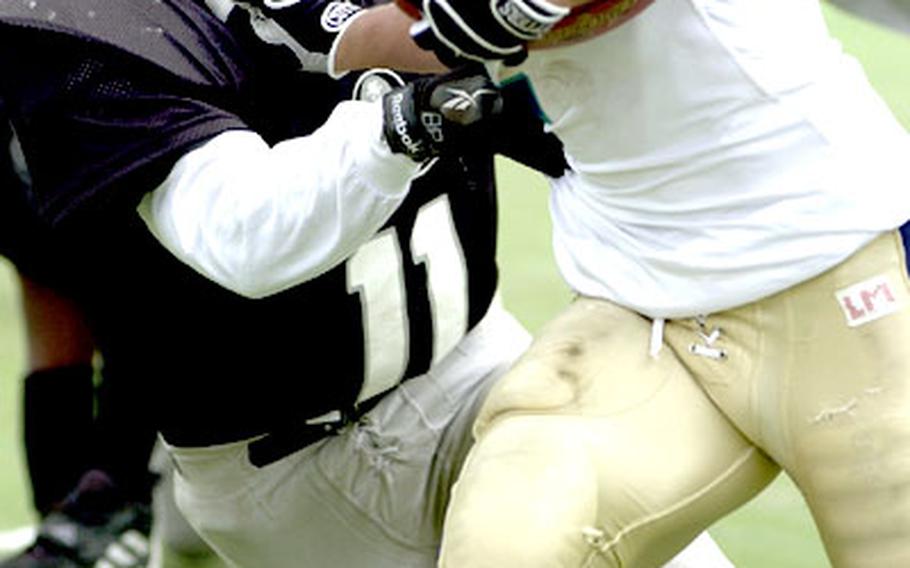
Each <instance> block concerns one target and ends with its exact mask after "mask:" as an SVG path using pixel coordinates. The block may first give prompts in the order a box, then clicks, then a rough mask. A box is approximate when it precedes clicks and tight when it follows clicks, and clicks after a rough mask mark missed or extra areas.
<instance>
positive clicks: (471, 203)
mask: <svg viewBox="0 0 910 568" xmlns="http://www.w3.org/2000/svg"><path fill="white" fill-rule="evenodd" d="M68 4H71V3H66V2H61V3H60V6H59V11H57V12H55V14H56V15H55V16H54V18H51V19H47V14H46V13H44V12H42V15H41V16H40V17H41V18H42V22H41V24H42V25H44V24H47V26H48V27H47V28H45V29H41V30H38V29H37V28H36V27H35V26H33V25H32V24H34V22H33V21H27V22H25V20H23V19H21V18H20V17H19V15H18V14H10V13H9V12H7V11H6V8H7V7H8V6H7V5H4V7H3V8H2V9H0V12H2V16H0V17H2V20H3V22H4V23H3V24H2V26H3V29H2V32H0V43H2V44H4V45H3V46H2V47H0V51H2V55H0V64H2V65H3V68H4V69H3V70H4V73H5V74H6V79H4V80H3V86H2V89H3V96H4V98H8V100H10V101H11V106H12V107H13V108H12V113H11V114H12V118H13V121H14V122H15V123H16V126H17V130H18V131H19V133H20V135H21V137H22V142H23V147H24V150H25V153H26V156H27V158H28V161H29V166H30V169H31V172H32V174H33V176H34V195H35V198H36V209H37V211H38V212H39V214H40V215H41V216H42V218H43V219H44V220H46V221H47V222H48V223H50V224H52V225H54V231H56V232H57V234H58V235H61V238H65V239H66V240H67V242H69V243H71V244H72V245H73V246H74V248H76V249H78V250H81V251H85V252H84V253H83V254H82V255H81V256H80V259H79V260H80V261H82V262H83V268H82V270H81V271H80V273H79V274H78V275H77V277H79V278H81V279H83V281H84V282H89V281H90V282H91V284H92V285H91V286H87V287H86V288H89V289H88V290H87V293H86V301H85V307H86V311H87V312H88V314H89V317H91V318H92V321H93V323H94V324H95V330H96V334H97V335H98V337H99V338H100V339H101V340H103V341H105V342H106V345H109V346H110V348H109V349H110V352H111V353H112V354H115V355H116V357H117V358H118V360H119V361H121V362H122V363H123V366H122V367H121V369H123V372H124V373H125V375H124V376H129V377H130V379H131V380H133V381H141V382H143V383H144V384H146V385H152V386H154V388H153V389H150V390H153V391H154V393H155V395H156V396H155V397H150V399H149V400H148V401H147V405H148V407H149V408H152V409H158V410H160V412H159V413H158V414H157V416H156V419H157V423H158V424H159V426H160V430H161V433H162V437H163V440H164V441H165V442H166V444H167V445H168V447H169V449H170V451H171V453H172V456H173V457H174V458H175V460H176V462H177V464H178V471H179V473H178V496H179V499H180V501H181V503H182V504H183V505H184V506H185V509H186V510H187V511H188V512H191V513H192V515H191V517H192V520H193V521H194V523H195V524H196V525H197V526H199V527H200V528H201V529H202V532H203V534H204V535H205V536H206V538H207V539H208V540H209V541H210V542H211V543H212V544H213V545H214V546H215V548H216V549H217V550H218V551H219V552H220V553H221V554H223V555H224V556H226V557H228V558H231V559H233V560H234V561H235V562H236V563H237V564H239V565H249V566H301V565H313V566H330V565H331V566H385V565H387V566H402V565H426V566H429V565H432V564H433V562H434V559H435V550H436V546H437V544H438V540H439V530H440V524H441V519H442V511H443V509H444V506H445V501H446V497H447V494H448V488H449V485H450V483H451V481H452V480H453V479H454V477H455V475H456V472H457V469H458V465H459V463H460V460H461V458H462V457H463V455H464V453H465V451H466V449H467V447H468V445H469V443H470V434H469V431H468V428H467V425H468V424H469V422H470V415H471V412H472V409H473V407H474V402H475V401H476V400H477V397H478V396H479V395H480V393H481V392H482V391H483V389H484V387H485V385H486V383H487V381H488V379H489V377H490V376H492V375H493V374H494V373H495V372H497V371H498V370H500V369H502V368H504V367H505V366H506V365H508V363H509V362H511V360H512V359H513V358H514V357H515V356H516V355H517V354H518V353H519V352H520V351H521V350H522V349H523V348H524V346H525V345H526V341H527V334H526V332H525V331H524V330H523V329H522V328H521V326H520V325H518V324H517V322H516V321H515V320H514V319H512V318H511V317H510V316H509V315H508V314H506V312H504V311H503V310H502V308H501V307H500V306H499V305H498V303H497V302H496V301H495V295H496V294H495V291H496V266H495V254H494V253H495V196H494V193H493V191H492V190H493V187H492V162H491V159H490V155H489V153H488V152H486V151H484V152H481V153H479V155H476V156H474V155H468V154H463V155H458V156H454V157H451V158H448V157H442V158H440V159H438V160H436V161H434V162H433V163H432V164H420V163H418V162H417V161H414V160H412V159H411V158H410V157H408V156H397V155H394V154H392V153H391V152H390V151H389V149H388V148H387V147H386V142H385V141H384V139H383V138H382V137H383V134H382V120H381V110H382V109H381V107H380V106H379V105H376V104H374V103H367V102H357V103H345V104H343V105H341V108H340V110H338V111H336V113H335V114H334V115H333V120H334V121H335V122H334V124H335V125H336V126H335V127H333V126H332V124H333V123H332V121H331V120H330V122H329V124H328V125H327V126H325V127H323V129H321V130H320V131H318V132H317V134H315V135H313V136H310V137H307V138H294V139H289V137H290V136H291V135H292V134H294V133H295V132H290V131H288V130H287V129H288V127H287V124H289V123H290V122H285V119H286V118H287V117H294V118H296V120H295V124H294V128H295V129H299V130H298V132H305V131H307V130H306V129H312V127H313V126H316V125H318V124H319V123H321V122H322V121H323V120H324V119H325V117H326V113H325V111H326V110H329V109H331V108H332V107H334V106H335V104H336V103H337V101H338V100H340V99H341V98H343V97H344V96H345V95H343V94H341V93H342V90H343V89H348V90H350V89H351V86H350V85H345V83H344V82H341V83H336V82H335V81H332V80H330V79H328V78H323V77H299V78H297V79H294V80H292V81H288V80H285V82H284V86H285V88H286V90H287V92H281V91H277V90H275V85H276V84H277V83H276V84H273V85H269V87H268V89H266V88H265V87H263V85H265V84H266V83H267V79H265V78H263V79H260V78H258V77H261V76H262V75H263V74H264V71H263V69H262V68H261V67H258V68H256V69H254V70H249V69H246V68H243V67H242V66H241V65H240V64H239V63H237V62H243V61H244V59H243V58H244V57H245V55H243V54H239V55H237V56H236V57H231V53H232V51H231V50H233V49H236V46H235V43H234V42H235V40H234V39H233V38H232V37H231V36H229V35H227V34H226V33H224V31H223V28H222V25H221V23H220V22H218V21H217V20H214V21H213V20H212V19H211V18H210V17H209V16H208V13H207V12H202V11H199V10H197V9H196V7H195V5H194V4H192V3H189V2H169V1H167V0H165V1H164V2H160V3H155V4H151V5H150V6H151V7H150V8H149V7H147V6H143V10H141V11H138V10H135V9H133V4H132V3H130V4H127V3H123V5H122V6H120V8H123V9H122V10H121V12H123V13H121V14H116V18H115V20H116V21H118V22H120V28H118V33H120V37H119V38H114V40H115V41H114V42H111V41H108V40H109V39H111V38H106V37H105V38H99V37H98V35H93V34H94V33H95V32H94V30H92V29H91V25H92V24H91V22H93V21H94V22H98V21H100V20H103V19H105V18H114V16H115V14H113V13H112V12H114V11H116V10H117V6H114V4H115V3H111V2H109V1H106V2H103V3H102V2H99V3H97V5H94V6H93V5H92V4H93V3H81V4H80V6H79V8H78V9H73V8H72V7H71V6H68ZM117 4H119V3H117ZM93 7H94V8H95V9H96V11H94V12H92V8H93ZM40 8H41V10H49V9H50V4H41V5H40ZM68 9H70V10H71V11H78V12H79V14H78V16H79V17H80V18H85V22H80V25H81V24H82V23H85V24H86V26H87V27H88V28H89V29H88V31H86V30H85V29H84V28H80V27H79V26H68V25H67V24H68V23H71V20H68V17H69V16H72V15H73V14H72V12H71V13H67V10H68ZM90 13H91V15H90ZM176 16H179V17H176ZM131 18H132V19H131ZM23 22H25V25H20V24H22V23H23ZM104 25H106V26H109V25H111V24H110V21H108V22H106V23H105V24H104ZM130 26H135V27H133V28H130ZM125 30H132V31H135V32H136V34H135V37H132V36H130V37H127V36H129V34H127V33H123V32H124V31H125ZM125 37H127V39H124V38H125ZM155 38H159V40H160V41H161V42H162V43H155V41H156V40H155ZM116 41H124V42H132V41H135V42H136V43H129V44H128V45H116ZM172 42H173V43H172ZM174 45H176V46H179V48H178V49H174V50H169V49H168V48H169V47H170V46H174ZM23 53H27V54H28V56H27V57H25V58H22V57H21V54H23ZM170 58H175V59H176V61H171V60H170ZM245 73H249V76H251V77H252V76H254V75H256V74H257V73H258V74H260V75H258V76H257V78H256V79H255V80H253V79H248V78H247V77H246V76H244V74H245ZM298 83H299V85H298ZM394 86H395V87H398V85H394ZM303 87H305V90H304V89H303ZM258 89H263V91H268V93H269V95H270V96H269V97H268V100H264V99H265V97H262V98H260V95H261V93H260V92H259V91H257V90H258ZM292 96H294V97H296V100H295V102H296V103H297V104H296V105H295V106H294V107H290V106H289V105H288V104H287V103H288V101H289V100H291V97H292ZM345 107H348V108H345ZM291 108H293V111H294V113H293V114H291V113H288V114H287V116H285V113H283V112H277V111H279V110H282V109H291ZM345 114H347V115H348V116H345ZM298 116H299V117H302V118H297V117H298ZM339 117H341V119H343V120H344V122H343V124H341V129H342V130H345V129H350V130H357V131H358V132H359V133H358V134H357V135H356V136H345V137H346V138H348V139H349V141H347V142H343V143H339V142H337V139H336V137H335V135H334V134H333V133H332V129H333V128H336V129H337V128H338V126H337V125H338V124H339V122H338V121H339ZM254 128H255V130H254ZM360 129H362V130H364V131H363V132H360ZM254 132H256V133H257V134H254ZM231 133H235V134H240V135H241V136H243V140H244V142H249V141H252V144H250V145H247V146H245V147H244V150H245V151H248V152H250V153H249V155H247V156H244V155H243V154H242V153H241V154H240V155H237V154H232V155H231V156H232V159H234V160H236V159H243V158H248V159H251V160H252V159H255V158H257V157H259V156H260V154H259V153H261V152H263V151H265V152H266V153H268V152H275V153H276V154H280V152H281V151H282V150H283V149H284V148H288V146H287V145H291V146H290V148H289V150H288V152H289V153H287V154H284V156H285V157H284V158H280V157H279V158H275V159H271V160H265V161H259V162H258V166H259V167H261V168H264V169H261V170H259V171H258V172H256V173H258V174H259V176H253V177H249V178H246V179H248V180H250V181H251V184H250V185H249V186H248V187H245V188H244V191H243V195H241V196H240V197H250V198H253V199H255V198H256V196H257V195H258V194H260V192H263V191H268V189H267V188H266V187H265V184H266V183H273V184H275V185H278V183H277V182H276V181H275V176H276V174H277V173H278V172H281V171H284V170H282V168H288V167H293V168H295V171H294V172H291V173H292V174H293V175H289V176H288V177H287V178H284V180H280V181H284V182H285V183H286V184H291V185H295V184H296V185H299V189H297V191H298V192H299V193H302V194H304V196H303V198H304V199H306V198H307V196H308V195H309V194H313V193H314V190H312V189H308V187H307V183H308V182H305V180H303V181H300V182H297V181H295V179H294V176H296V175H303V176H311V177H314V176H315V177H317V179H319V178H318V176H328V177H330V181H329V183H328V185H329V186H330V189H332V190H335V189H337V192H336V193H335V196H334V198H333V199H332V201H333V202H335V203H336V205H337V208H338V212H339V213H342V214H344V215H345V218H348V217H347V215H348V214H349V213H351V212H352V210H357V211H356V212H357V213H358V215H366V216H368V217H371V218H377V220H376V221H373V223H374V225H375V226H373V227H369V226H365V225H366V223H362V222H361V221H356V220H355V221H352V222H351V223H350V225H347V226H346V225H345V224H343V223H340V222H339V223H333V222H332V221H331V219H330V218H329V217H327V216H326V214H325V213H324V211H325V209H320V210H319V211H320V213H319V215H318V216H316V217H315V218H312V219H310V221H309V223H311V224H317V223H322V224H323V225H324V226H325V230H326V231H327V232H326V234H325V236H323V237H320V242H314V241H309V240H307V241H305V242H304V243H302V244H301V243H295V242H294V234H293V227H292V226H289V227H287V228H283V229H282V230H280V231H276V232H274V233H273V234H272V236H273V237H274V239H273V241H272V242H271V243H270V246H269V247H268V248H267V249H265V251H266V252H269V253H271V252H272V247H275V249H276V250H275V252H280V251H281V249H282V247H286V248H294V247H306V248H309V249H314V250H317V251H318V250H319V249H320V248H321V247H322V246H323V245H322V244H321V241H323V240H324V241H326V242H330V241H331V240H332V238H333V234H332V233H333V232H336V231H340V230H341V229H344V230H345V231H348V230H351V229H354V230H357V231H360V232H361V234H360V236H359V237H358V238H359V240H360V242H356V241H352V240H350V239H346V240H345V242H347V243H351V242H353V243H354V244H353V245H349V246H350V247H351V248H350V251H349V252H346V253H344V254H343V255H341V258H339V261H337V262H334V263H328V264H326V265H324V266H321V268H320V270H319V271H318V273H314V274H309V275H307V276H306V277H305V278H303V279H302V281H300V282H297V281H295V282H293V284H292V285H289V286H288V287H286V289H282V290H281V291H279V292H276V293H274V294H271V295H269V296H268V297H266V298H263V299H260V300H255V301H254V300H248V299H244V298H241V297H240V296H238V295H236V294H234V293H232V292H229V291H227V290H225V289H223V288H220V287H218V286H216V285H214V284H212V283H211V281H210V280H208V279H206V278H204V277H203V276H200V275H199V274H197V273H196V272H194V271H192V270H191V269H189V268H187V267H186V265H185V264H182V263H180V262H179V261H178V260H176V259H175V258H174V257H173V256H172V255H171V254H170V253H168V252H167V251H166V250H165V249H164V248H163V247H161V246H160V244H158V242H157V241H155V240H154V238H153V237H152V235H151V234H150V233H149V231H148V230H147V228H146V226H145V225H144V224H143V223H142V222H141V220H140V219H139V217H138V215H136V213H135V207H136V205H137V204H138V201H139V200H140V199H141V198H142V197H143V196H144V195H145V194H146V193H148V192H149V191H151V190H153V189H154V188H155V187H156V186H157V185H159V184H161V183H162V182H163V181H164V180H165V179H166V178H167V176H168V174H169V173H170V172H171V170H172V168H173V166H174V163H175V160H177V159H178V158H179V164H180V165H179V166H178V167H184V168H186V167H194V164H195V162H194V155H195V156H200V155H201V156H204V155H205V153H207V152H216V150H217V148H218V144H220V143H224V142H223V141H224V140H225V138H222V137H223V136H225V135H227V134H231ZM263 134H264V135H265V136H262V135H263ZM329 134H331V135H329ZM262 139H266V140H268V141H269V142H270V143H274V142H276V141H278V140H282V139H286V140H287V141H286V142H283V144H284V146H282V144H278V145H277V146H275V147H274V149H273V150H268V146H266V145H265V143H264V142H261V140H262ZM227 140H230V137H228V138H227ZM228 148H231V146H230V145H229V146H228ZM190 149H193V152H190V153H189V154H186V152H187V151H188V150H190ZM290 152H292V153H290ZM216 153H217V152H216ZM184 154H186V155H184ZM337 154H341V156H338V155H337ZM377 156H378V159H376V157H377ZM344 160H348V161H349V162H348V163H349V164H350V167H349V168H348V170H347V171H348V173H347V174H344V173H343V172H336V171H334V169H335V164H337V163H339V161H344ZM370 162H376V163H375V164H371V163H370ZM289 164H290V165H289ZM220 168H221V166H218V168H216V169H220ZM270 170H271V171H270ZM275 170H278V172H276V171H275ZM418 172H419V173H420V174H421V175H419V176H417V177H415V179H414V181H413V183H412V184H411V186H410V191H409V183H410V178H411V177H412V176H413V175H414V174H416V173H418ZM214 173H215V174H217V173H218V172H214ZM244 175H246V174H244ZM319 181H322V180H321V179H320V180H319ZM310 185H312V184H310ZM291 189H294V188H293V187H292V188H291ZM358 191H360V192H361V194H366V195H360V196H358V195H357V192H358ZM371 194H372V195H371ZM404 194H407V197H405V195H404ZM274 199H277V198H274ZM366 200H369V203H363V201H366ZM388 201H394V203H393V204H392V205H387V204H386V202H388ZM377 202H378V205H377ZM273 203H274V204H275V205H276V208H275V209H276V211H275V212H276V213H279V214H280V213H288V214H291V215H293V214H295V213H294V209H293V208H299V209H298V210H297V213H299V214H301V215H302V214H303V213H305V212H306V203H305V202H302V201H298V202H297V203H294V204H291V203H290V202H288V201H282V202H278V201H273ZM379 208H383V209H384V212H379V211H373V210H375V209H379ZM197 213H200V214H201V213H203V212H202V211H197ZM248 222H249V223H252V224H257V223H259V224H260V225H259V228H257V232H260V231H261V232H264V233H268V232H269V230H270V222H269V219H268V218H267V216H266V217H265V218H261V217H257V216H255V215H254V216H251V217H250V218H249V219H248ZM377 223H378V224H377ZM213 237H215V238H217V239H221V238H225V239H230V238H231V237H230V235H213ZM237 244H238V246H239V245H240V244H242V242H238V243H237ZM88 251H90V253H89V252H88ZM253 277H255V275H251V278H253ZM295 278H296V280H299V278H298V277H295ZM428 371H430V372H428ZM405 379H407V380H405ZM238 452H239V454H238ZM241 454H242V457H241V459H239V460H235V459H234V458H233V457H232V456H238V455H241ZM225 523H226V524H225Z"/></svg>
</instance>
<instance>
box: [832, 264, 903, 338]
mask: <svg viewBox="0 0 910 568" xmlns="http://www.w3.org/2000/svg"><path fill="white" fill-rule="evenodd" d="M895 290H896V288H895V287H894V286H893V285H892V284H891V281H890V279H889V278H888V277H887V276H885V275H881V276H875V277H872V278H870V279H868V280H863V281H862V282H860V283H859V284H854V285H853V286H849V287H847V288H844V289H842V290H838V291H837V292H835V296H836V297H837V302H838V303H839V304H840V307H841V310H843V312H844V316H845V317H846V318H847V325H848V326H850V327H857V326H860V325H863V324H867V323H869V322H871V321H875V320H877V319H880V318H883V317H885V316H886V315H888V314H893V313H894V312H896V311H898V310H899V309H901V308H902V307H903V306H902V302H901V301H900V300H899V298H898V296H897V295H896V294H895V292H894V291H895Z"/></svg>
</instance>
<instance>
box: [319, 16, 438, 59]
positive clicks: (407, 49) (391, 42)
mask: <svg viewBox="0 0 910 568" xmlns="http://www.w3.org/2000/svg"><path fill="white" fill-rule="evenodd" d="M413 22H414V20H413V19H411V18H410V17H409V16H408V15H407V14H405V13H404V12H402V11H401V10H399V9H398V8H397V7H395V6H394V5H393V4H387V5H383V6H377V7H376V8H372V9H370V10H367V11H366V12H365V13H364V14H362V15H360V16H359V17H357V18H356V19H355V20H354V21H352V22H351V24H350V25H349V26H348V27H347V29H346V30H345V31H344V33H343V34H342V35H341V37H340V38H339V40H338V46H337V47H336V53H335V60H334V69H335V71H337V72H343V71H353V70H360V69H369V68H373V67H387V68H390V69H397V70H399V71H409V72H415V73H435V72H440V71H444V70H445V69H446V67H445V66H444V65H443V64H442V63H440V62H439V60H438V59H437V58H436V56H435V55H433V53H432V52H429V51H425V50H423V49H421V48H419V47H418V46H417V45H416V44H415V43H414V42H413V41H412V40H411V38H410V36H409V35H408V29H409V27H410V25H411V24H412V23H413Z"/></svg>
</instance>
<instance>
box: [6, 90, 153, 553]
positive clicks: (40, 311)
mask: <svg viewBox="0 0 910 568" xmlns="http://www.w3.org/2000/svg"><path fill="white" fill-rule="evenodd" d="M2 116H3V112H2V104H0V117H2ZM0 120H2V122H0V254H2V255H3V256H5V257H6V258H7V259H8V260H10V261H11V262H12V263H13V265H14V267H15V269H16V276H17V277H18V280H19V283H20V290H21V294H20V296H21V303H22V316H23V320H24V323H25V325H24V329H25V332H26V333H25V342H26V348H27V370H28V371H27V374H26V376H25V379H24V382H23V398H22V405H23V424H22V433H23V438H24V440H23V442H24V450H25V457H26V465H27V471H28V478H29V481H30V482H31V489H32V503H33V506H34V510H35V512H36V513H37V514H38V516H39V518H40V519H41V522H40V525H39V530H38V538H37V540H36V541H35V543H34V544H33V545H31V546H30V547H29V548H28V549H27V550H26V551H25V552H23V553H22V554H21V555H18V556H16V557H14V558H12V559H8V560H5V561H3V562H0V566H3V568H39V567H41V566H54V567H69V566H81V565H94V564H95V563H96V562H97V561H99V560H101V559H102V558H103V557H104V556H105V555H106V554H107V553H108V552H109V550H112V549H113V548H119V549H120V550H121V551H127V552H128V554H127V555H120V556H119V558H120V564H119V565H121V566H124V567H125V568H139V567H144V566H145V565H146V562H147V559H148V548H149V543H148V537H149V530H150V528H151V519H150V498H151V494H150V492H151V486H152V482H153V476H152V474H151V473H150V472H149V468H148V459H149V453H150V451H151V448H152V444H153V442H154V440H155V435H154V434H155V431H154V427H153V425H152V424H151V422H150V421H149V420H143V419H142V416H144V415H145V413H144V412H143V405H142V404H141V403H140V401H144V400H145V399H146V398H147V397H146V396H145V395H144V394H142V393H141V392H137V391H136V390H135V389H134V388H133V387H135V386H141V385H135V384H134V383H133V382H132V381H128V380H127V381H124V380H122V378H121V377H119V376H118V374H117V372H116V367H115V366H105V367H104V368H103V372H102V373H101V376H102V377H103V379H102V380H101V382H100V385H98V386H96V384H95V375H96V372H95V368H94V361H93V360H94V358H95V353H96V349H99V350H100V351H101V354H102V355H104V354H105V353H104V350H103V349H102V348H101V346H96V344H95V340H94V338H93V336H92V330H91V325H90V322H89V321H88V318H87V317H86V314H85V313H84V312H83V310H82V306H81V305H80V300H79V298H80V296H81V292H80V290H79V287H80V282H79V280H78V279H77V278H74V270H78V269H79V268H80V266H79V263H78V258H79V255H78V254H77V255H75V256H74V255H73V254H71V253H73V252H75V251H72V250H69V249H68V247H67V245H66V243H63V242H59V241H57V240H56V239H54V238H53V237H52V236H51V235H50V234H49V232H48V231H47V230H46V228H45V227H44V226H43V225H42V224H41V223H40V222H38V220H37V219H36V217H35V215H34V213H33V212H32V211H31V209H30V208H29V204H28V194H27V190H28V179H27V178H28V176H27V172H26V171H25V168H24V164H23V163H22V162H21V159H15V158H21V156H19V155H18V153H17V152H15V150H16V144H11V141H12V140H13V138H12V132H11V130H10V128H9V124H8V122H6V121H5V119H0ZM99 371H102V369H99ZM127 416H129V419H125V418H126V417H127ZM114 479H116V480H117V481H116V483H115V482H114V481H113V480H114ZM89 520H90V521H89ZM67 534H69V535H72V536H73V537H75V538H72V539H70V540H69V541H67V542H63V541H61V540H60V538H61V537H60V535H67Z"/></svg>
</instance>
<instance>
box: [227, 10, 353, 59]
mask: <svg viewBox="0 0 910 568" xmlns="http://www.w3.org/2000/svg"><path fill="white" fill-rule="evenodd" d="M218 2H219V3H220V4H224V5H225V7H224V8H222V11H224V10H227V9H229V10H230V11H229V12H228V16H227V21H228V23H229V26H230V27H232V30H234V31H236V30H237V29H238V28H239V29H240V31H241V32H243V34H244V35H246V36H254V37H256V38H258V40H259V41H261V42H262V43H263V44H264V45H268V46H280V47H282V48H284V50H285V51H286V53H288V54H290V55H293V56H294V57H295V58H296V59H297V60H298V61H299V63H300V68H301V69H303V70H304V71H312V72H317V73H326V72H328V71H330V70H331V66H330V62H329V60H328V57H329V54H330V52H331V50H332V47H333V45H334V44H335V41H336V40H337V38H338V36H339V34H340V32H341V31H342V30H343V29H344V28H345V26H346V24H347V22H348V21H350V19H351V18H352V17H353V16H354V15H356V14H357V13H359V12H361V11H362V10H363V8H362V7H361V6H358V5H356V4H354V3H352V2H349V1H347V0H296V1H295V0H285V1H274V0H272V1H268V0H246V1H244V2H240V1H238V0H218ZM243 28H246V29H245V30H244V29H243Z"/></svg>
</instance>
